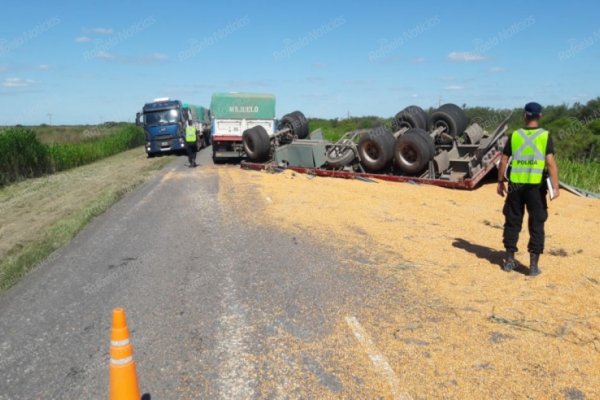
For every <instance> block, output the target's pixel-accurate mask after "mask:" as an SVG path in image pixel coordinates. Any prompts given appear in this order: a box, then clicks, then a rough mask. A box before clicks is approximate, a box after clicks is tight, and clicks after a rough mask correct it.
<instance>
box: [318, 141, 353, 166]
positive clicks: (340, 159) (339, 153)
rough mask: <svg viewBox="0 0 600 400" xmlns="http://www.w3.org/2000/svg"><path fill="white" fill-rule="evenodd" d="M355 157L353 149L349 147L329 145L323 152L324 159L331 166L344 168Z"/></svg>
mask: <svg viewBox="0 0 600 400" xmlns="http://www.w3.org/2000/svg"><path fill="white" fill-rule="evenodd" d="M355 158H356V154H354V150H353V149H352V148H350V147H339V146H335V145H334V146H331V147H330V148H329V149H327V151H326V152H325V161H327V165H328V166H330V167H331V168H344V167H345V166H346V165H348V164H350V163H351V162H352V161H354V159H355Z"/></svg>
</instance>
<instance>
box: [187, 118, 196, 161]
mask: <svg viewBox="0 0 600 400" xmlns="http://www.w3.org/2000/svg"><path fill="white" fill-rule="evenodd" d="M185 144H186V150H187V155H188V160H189V162H190V168H192V167H196V166H197V164H196V152H197V151H198V145H197V143H196V128H195V127H194V124H193V123H192V121H189V122H188V124H187V127H186V128H185Z"/></svg>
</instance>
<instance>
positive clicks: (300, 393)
mask: <svg viewBox="0 0 600 400" xmlns="http://www.w3.org/2000/svg"><path fill="white" fill-rule="evenodd" d="M208 153H209V152H208V151H204V152H202V153H201V154H200V156H199V161H200V163H201V166H200V167H199V168H196V169H189V168H187V166H186V165H185V163H186V161H185V160H186V159H185V158H184V157H180V158H178V159H177V160H175V161H174V162H173V163H172V164H170V165H169V166H168V167H167V168H166V169H165V171H164V172H163V173H161V175H160V176H159V177H157V178H156V179H154V180H152V181H151V182H148V183H147V184H145V185H144V186H142V187H141V188H140V189H139V190H137V191H135V192H134V193H131V194H130V195H128V196H126V197H125V198H124V199H123V200H122V201H120V202H119V203H118V204H116V205H115V206H114V207H113V208H111V209H110V210H109V211H108V212H106V213H105V214H104V215H102V216H101V217H99V218H97V219H95V220H94V221H93V222H92V223H91V224H90V225H89V226H88V227H87V228H86V229H85V230H84V231H83V232H81V233H80V234H79V235H78V236H77V237H76V238H75V239H74V240H73V241H72V243H71V244H69V245H68V246H66V247H64V248H62V249H61V250H59V251H57V252H56V253H55V254H53V255H52V256H51V257H50V258H49V259H48V260H46V261H45V262H44V263H43V264H41V265H40V266H39V267H37V268H36V269H35V270H34V271H33V272H32V273H30V274H29V275H28V276H27V277H26V278H25V279H23V280H22V281H21V282H20V283H19V284H18V285H16V286H15V287H13V288H12V289H11V290H9V291H8V292H6V293H5V294H4V295H2V296H1V297H0V399H63V398H64V399H82V398H87V399H103V398H106V396H107V387H108V372H107V369H108V355H107V351H108V340H109V331H110V318H111V310H112V309H113V308H114V307H119V306H120V307H124V308H125V310H126V312H127V315H128V320H129V327H130V330H131V332H132V340H133V343H134V348H135V354H134V357H135V360H136V362H137V365H138V373H139V376H140V386H141V388H142V391H143V392H146V393H149V394H150V395H151V398H153V399H176V398H206V399H218V398H222V399H246V398H307V397H308V398H323V397H332V398H338V397H345V398H352V397H354V395H353V394H352V393H354V394H355V395H356V393H360V391H361V390H367V389H360V387H362V383H363V382H364V380H365V379H368V378H369V376H375V377H377V376H378V375H377V368H378V365H374V366H373V371H360V370H358V367H357V369H356V371H349V370H348V368H350V367H351V366H352V364H353V361H352V360H350V362H346V364H344V362H342V361H339V360H342V359H343V357H342V356H341V355H340V354H343V353H344V352H346V351H347V350H348V349H344V348H341V347H340V348H334V349H332V348H328V347H323V348H322V347H320V343H321V341H325V340H329V339H328V338H331V337H332V333H333V331H334V330H336V329H339V326H345V328H346V330H345V333H344V334H343V335H342V339H341V340H340V342H339V343H346V344H347V345H348V346H352V345H355V346H358V347H359V348H360V343H359V342H358V341H357V338H359V339H361V340H366V342H364V343H366V345H365V346H366V347H365V349H366V351H367V352H368V351H375V350H370V347H369V346H370V345H372V343H371V344H369V342H368V338H364V337H362V338H361V335H364V334H365V332H361V331H360V329H361V328H360V327H356V326H355V322H356V320H350V319H347V318H348V317H347V316H348V315H350V314H349V311H348V310H350V311H352V310H353V309H354V310H355V311H356V312H359V311H360V310H359V308H360V307H361V306H369V302H370V301H371V299H373V298H375V297H377V296H376V294H377V293H376V292H377V291H385V290H390V288H386V287H385V283H383V282H370V283H366V282H365V281H364V279H363V278H364V277H363V276H361V274H359V273H358V272H354V271H353V269H352V268H349V267H348V266H345V265H343V264H342V263H340V262H339V260H336V259H335V258H334V256H332V255H331V254H329V253H327V252H325V251H323V250H322V249H319V248H318V247H316V246H315V244H314V243H311V242H310V239H309V235H307V236H306V237H305V238H296V237H291V236H289V235H286V234H285V233H282V232H275V231H269V230H267V229H265V228H257V227H253V226H246V225H244V224H242V223H240V222H239V221H238V220H237V219H236V218H234V217H233V216H232V215H228V214H227V212H226V208H224V207H223V205H222V204H220V203H219V201H218V197H217V194H218V189H219V178H218V174H217V173H215V170H214V169H212V168H206V167H204V168H203V167H202V165H209V164H211V162H210V159H209V155H208ZM224 168H227V166H224ZM357 315H358V314H357ZM344 318H346V321H347V322H348V324H346V325H344V321H345V319H344ZM340 324H341V325H340ZM336 327H337V328H336ZM353 329H354V330H353ZM357 329H358V331H357ZM342 331H344V330H343V329H342ZM344 335H345V336H344ZM357 335H358V336H357ZM364 343H363V344H364ZM340 346H342V344H340ZM371 347H372V346H371ZM371 356H373V354H371ZM365 359H366V360H368V357H366V354H365ZM357 363H358V362H357ZM379 367H380V366H379ZM383 368H384V369H385V365H384V366H383ZM388 372H389V371H388ZM365 374H367V375H369V374H371V375H369V376H365ZM348 376H351V377H352V379H354V381H353V382H354V383H352V384H350V383H348V382H350V381H349V378H348ZM381 379H382V385H379V386H378V387H379V389H372V390H374V392H373V393H372V395H373V396H372V397H373V398H376V397H377V396H379V395H380V394H381V393H382V391H383V394H384V395H385V396H389V395H390V393H392V394H393V388H392V392H389V391H387V389H385V388H386V387H387V386H386V385H387V384H386V381H385V379H386V377H385V374H383V375H382V376H381ZM382 388H383V389H382ZM377 390H379V392H377ZM357 391H358V392H357ZM369 397H371V396H369Z"/></svg>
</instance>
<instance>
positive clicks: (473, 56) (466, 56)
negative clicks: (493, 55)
mask: <svg viewBox="0 0 600 400" xmlns="http://www.w3.org/2000/svg"><path fill="white" fill-rule="evenodd" d="M485 59H486V58H485V57H484V56H482V55H481V54H477V53H469V52H466V51H453V52H451V53H450V54H448V60H450V61H465V62H471V61H483V60H485Z"/></svg>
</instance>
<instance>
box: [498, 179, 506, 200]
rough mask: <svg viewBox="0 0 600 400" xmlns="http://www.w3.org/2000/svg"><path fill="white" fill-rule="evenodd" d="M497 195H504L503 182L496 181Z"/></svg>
mask: <svg viewBox="0 0 600 400" xmlns="http://www.w3.org/2000/svg"><path fill="white" fill-rule="evenodd" d="M496 191H497V192H498V195H499V196H500V197H504V193H506V188H505V187H504V182H498V187H497V188H496Z"/></svg>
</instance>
